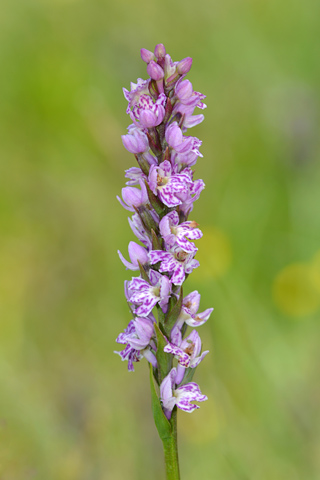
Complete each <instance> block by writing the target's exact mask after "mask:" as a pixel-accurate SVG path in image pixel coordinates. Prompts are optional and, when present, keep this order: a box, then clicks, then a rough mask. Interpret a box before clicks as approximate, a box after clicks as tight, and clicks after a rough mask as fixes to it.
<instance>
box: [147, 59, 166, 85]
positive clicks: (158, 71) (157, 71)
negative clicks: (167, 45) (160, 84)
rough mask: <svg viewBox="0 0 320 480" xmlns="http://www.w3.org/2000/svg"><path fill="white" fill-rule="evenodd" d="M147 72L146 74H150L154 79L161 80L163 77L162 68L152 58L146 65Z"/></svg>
mask: <svg viewBox="0 0 320 480" xmlns="http://www.w3.org/2000/svg"><path fill="white" fill-rule="evenodd" d="M147 72H148V75H150V77H151V78H152V79H153V80H156V81H158V80H161V79H162V78H163V77H164V71H163V70H162V68H161V67H160V65H158V64H157V63H156V62H155V61H153V60H151V62H150V63H149V65H148V66H147Z"/></svg>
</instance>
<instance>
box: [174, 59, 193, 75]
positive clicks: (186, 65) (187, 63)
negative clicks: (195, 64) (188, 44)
mask: <svg viewBox="0 0 320 480" xmlns="http://www.w3.org/2000/svg"><path fill="white" fill-rule="evenodd" d="M191 65H192V58H191V57H187V58H184V59H183V60H181V61H180V62H179V63H178V65H177V72H178V73H179V75H185V74H186V73H188V72H189V70H190V68H191Z"/></svg>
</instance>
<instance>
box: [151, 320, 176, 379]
mask: <svg viewBox="0 0 320 480" xmlns="http://www.w3.org/2000/svg"><path fill="white" fill-rule="evenodd" d="M154 329H155V331H156V335H157V354H156V357H157V362H158V371H159V383H161V382H162V380H163V379H164V377H166V376H167V375H168V373H169V372H170V370H171V368H172V358H173V357H172V355H171V353H166V352H164V351H163V349H164V347H165V346H166V345H168V340H167V339H166V337H165V336H164V335H163V333H162V332H161V330H160V328H159V326H158V325H157V324H156V323H155V324H154Z"/></svg>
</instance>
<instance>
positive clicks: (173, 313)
mask: <svg viewBox="0 0 320 480" xmlns="http://www.w3.org/2000/svg"><path fill="white" fill-rule="evenodd" d="M182 300H183V290H182V287H181V289H180V296H179V298H178V300H177V298H176V297H175V296H174V295H173V296H172V297H170V302H169V308H168V313H167V315H166V316H165V319H164V328H165V331H166V334H167V335H169V334H170V332H171V330H172V327H173V325H174V324H175V323H176V321H177V320H178V317H179V315H180V312H181V307H182Z"/></svg>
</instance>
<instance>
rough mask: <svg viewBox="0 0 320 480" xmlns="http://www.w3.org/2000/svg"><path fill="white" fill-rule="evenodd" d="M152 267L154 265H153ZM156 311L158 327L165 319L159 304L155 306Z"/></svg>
mask: <svg viewBox="0 0 320 480" xmlns="http://www.w3.org/2000/svg"><path fill="white" fill-rule="evenodd" d="M153 267H154V265H153ZM157 311H158V322H159V325H163V322H164V318H165V315H164V313H163V311H162V308H161V307H160V305H159V304H157Z"/></svg>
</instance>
